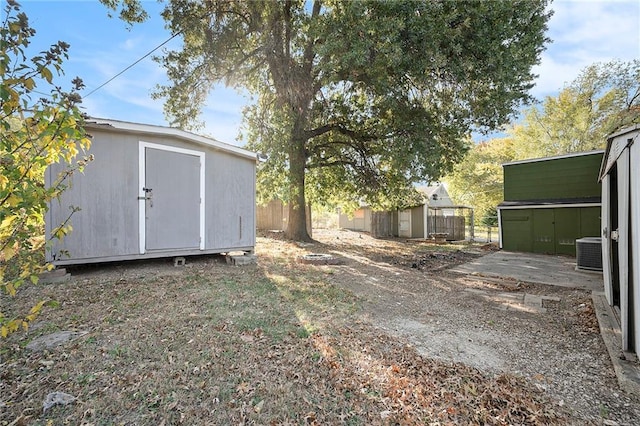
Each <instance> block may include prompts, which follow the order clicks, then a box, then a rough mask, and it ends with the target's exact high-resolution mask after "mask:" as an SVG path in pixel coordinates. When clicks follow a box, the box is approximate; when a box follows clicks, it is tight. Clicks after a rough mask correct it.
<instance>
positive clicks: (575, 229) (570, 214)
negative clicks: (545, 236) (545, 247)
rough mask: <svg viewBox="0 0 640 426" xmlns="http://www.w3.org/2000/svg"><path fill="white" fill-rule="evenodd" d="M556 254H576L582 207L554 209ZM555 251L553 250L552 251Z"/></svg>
mask: <svg viewBox="0 0 640 426" xmlns="http://www.w3.org/2000/svg"><path fill="white" fill-rule="evenodd" d="M554 226H555V234H556V241H555V254H567V255H571V256H575V255H576V240H577V239H578V238H580V237H582V235H581V233H580V209H579V208H562V209H554ZM552 253H553V252H552Z"/></svg>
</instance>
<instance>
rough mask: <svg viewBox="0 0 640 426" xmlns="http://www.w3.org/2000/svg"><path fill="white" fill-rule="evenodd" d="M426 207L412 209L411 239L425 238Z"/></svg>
mask: <svg viewBox="0 0 640 426" xmlns="http://www.w3.org/2000/svg"><path fill="white" fill-rule="evenodd" d="M424 237H425V234H424V206H418V207H414V208H412V209H411V238H424Z"/></svg>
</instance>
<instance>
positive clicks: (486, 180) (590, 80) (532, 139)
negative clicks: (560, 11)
mask: <svg viewBox="0 0 640 426" xmlns="http://www.w3.org/2000/svg"><path fill="white" fill-rule="evenodd" d="M637 123H640V60H634V61H630V62H620V61H612V62H607V63H596V64H593V65H591V66H588V67H586V68H585V69H584V70H583V71H582V72H581V73H580V74H579V76H578V77H577V78H576V79H575V80H574V81H573V82H571V84H569V85H568V86H567V87H565V88H564V89H562V90H561V91H560V93H559V94H558V95H557V96H547V97H546V98H545V99H544V101H543V102H542V103H541V104H540V105H536V106H532V107H530V108H529V109H527V110H526V111H525V112H524V114H523V119H522V121H521V122H520V123H516V124H513V125H511V126H510V127H509V128H508V129H507V134H508V137H506V138H500V139H493V140H490V141H488V142H484V143H481V144H478V145H476V146H474V147H473V148H472V149H471V150H470V151H469V153H468V154H467V156H466V157H465V158H464V160H463V161H462V162H460V163H459V164H457V165H456V166H455V167H454V169H453V173H451V174H449V175H448V176H447V178H446V182H447V183H448V188H449V191H450V193H451V194H452V196H453V197H454V198H455V199H456V200H457V201H458V202H460V203H464V204H468V205H471V206H473V207H474V208H475V209H476V217H477V218H479V219H481V218H483V217H485V216H486V219H487V220H489V219H490V218H491V217H494V216H495V214H492V213H491V212H492V211H494V210H495V207H496V206H497V205H498V204H499V203H500V202H502V199H503V198H502V197H503V180H502V166H501V165H502V163H506V162H510V161H517V160H525V159H530V158H541V157H549V156H554V155H563V154H569V153H573V152H586V151H591V150H595V149H602V148H604V147H605V146H606V142H607V137H608V135H610V134H611V133H613V132H615V131H616V130H619V129H621V128H623V127H626V126H629V125H632V124H637ZM485 224H486V223H485Z"/></svg>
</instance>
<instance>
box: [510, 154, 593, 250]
mask: <svg viewBox="0 0 640 426" xmlns="http://www.w3.org/2000/svg"><path fill="white" fill-rule="evenodd" d="M603 154H604V151H602V150H599V151H591V152H585V153H574V154H568V155H562V156H556V157H546V158H538V159H532V160H524V161H515V162H511V163H506V164H503V171H504V202H502V203H501V204H500V205H499V206H498V220H499V222H498V224H499V227H500V247H501V248H503V249H505V250H511V251H523V252H533V253H546V254H566V255H571V256H575V255H576V240H577V239H580V238H583V237H598V236H599V235H600V204H601V203H600V200H601V186H600V183H599V182H598V171H599V169H600V163H601V161H602V156H603Z"/></svg>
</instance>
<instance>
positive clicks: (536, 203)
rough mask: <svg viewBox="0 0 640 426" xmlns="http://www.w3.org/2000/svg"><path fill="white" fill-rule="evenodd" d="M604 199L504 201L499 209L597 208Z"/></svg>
mask: <svg viewBox="0 0 640 426" xmlns="http://www.w3.org/2000/svg"><path fill="white" fill-rule="evenodd" d="M601 201H602V197H582V198H559V199H538V200H518V201H503V202H502V203H500V204H499V205H498V208H499V209H510V208H511V209H516V208H533V207H538V208H540V207H548V208H553V207H577V206H589V205H593V206H597V205H600V204H601Z"/></svg>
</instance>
